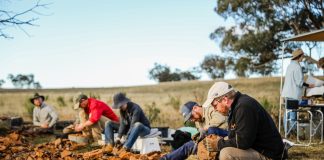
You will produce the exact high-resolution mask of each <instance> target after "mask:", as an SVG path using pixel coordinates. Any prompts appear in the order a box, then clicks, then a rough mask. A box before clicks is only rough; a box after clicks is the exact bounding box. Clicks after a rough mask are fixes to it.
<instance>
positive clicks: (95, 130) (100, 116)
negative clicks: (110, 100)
mask: <svg viewBox="0 0 324 160" xmlns="http://www.w3.org/2000/svg"><path fill="white" fill-rule="evenodd" d="M78 108H82V111H83V112H84V113H85V114H84V115H86V117H85V118H86V120H82V119H81V123H80V124H79V125H76V126H75V128H74V129H75V131H84V130H90V129H91V132H92V137H93V139H94V140H96V141H97V140H100V139H101V133H103V131H104V130H105V125H106V123H108V122H109V121H114V122H118V123H119V118H118V117H117V115H116V114H115V113H114V112H113V110H112V109H111V107H109V106H108V105H107V104H105V103H104V102H102V101H99V100H96V99H94V98H88V97H87V96H86V95H84V94H82V93H81V94H79V95H77V96H76V97H75V98H74V109H78ZM82 111H81V112H82ZM79 115H82V114H79Z"/></svg>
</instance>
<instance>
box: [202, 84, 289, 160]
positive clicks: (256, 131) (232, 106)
mask: <svg viewBox="0 0 324 160" xmlns="http://www.w3.org/2000/svg"><path fill="white" fill-rule="evenodd" d="M208 105H212V106H213V107H214V108H215V109H216V110H217V111H219V112H220V113H222V114H223V115H228V116H229V118H228V126H229V135H228V139H227V138H226V139H224V138H222V137H218V138H216V139H215V138H209V137H207V138H206V139H205V141H206V148H207V149H208V151H210V152H220V153H219V159H220V160H224V159H226V160H227V159H285V158H287V153H286V152H285V150H284V144H283V142H282V139H281V136H280V134H279V132H278V129H277V128H276V126H275V123H274V122H273V120H272V118H271V117H270V115H269V114H268V113H267V112H266V111H265V109H264V108H263V107H262V106H261V105H260V103H259V102H257V101H256V100H255V99H253V98H252V97H250V96H248V95H245V94H241V93H240V92H238V91H235V90H234V88H233V87H232V86H231V85H229V84H228V83H226V82H216V83H215V84H214V85H213V86H212V87H211V88H210V90H209V92H208V98H207V100H206V102H205V103H204V105H203V106H208Z"/></svg>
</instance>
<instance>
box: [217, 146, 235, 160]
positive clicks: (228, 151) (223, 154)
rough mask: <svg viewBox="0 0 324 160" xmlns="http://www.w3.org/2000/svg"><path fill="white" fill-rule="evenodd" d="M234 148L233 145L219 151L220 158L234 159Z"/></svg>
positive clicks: (221, 159)
mask: <svg viewBox="0 0 324 160" xmlns="http://www.w3.org/2000/svg"><path fill="white" fill-rule="evenodd" d="M232 153H233V149H232V147H225V148H223V149H222V150H221V151H220V152H219V160H229V159H232V155H231V154H232Z"/></svg>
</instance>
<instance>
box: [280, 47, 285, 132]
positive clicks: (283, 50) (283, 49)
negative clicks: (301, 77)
mask: <svg viewBox="0 0 324 160" xmlns="http://www.w3.org/2000/svg"><path fill="white" fill-rule="evenodd" d="M285 48H286V43H285V42H283V47H282V52H281V77H280V90H279V95H280V97H279V133H280V130H281V105H282V100H281V91H282V81H283V73H284V72H283V57H284V53H285Z"/></svg>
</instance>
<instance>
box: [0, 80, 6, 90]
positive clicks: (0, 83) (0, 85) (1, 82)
mask: <svg viewBox="0 0 324 160" xmlns="http://www.w3.org/2000/svg"><path fill="white" fill-rule="evenodd" d="M4 83H6V81H4V80H3V79H0V88H1V87H2V85H3V84H4Z"/></svg>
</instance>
